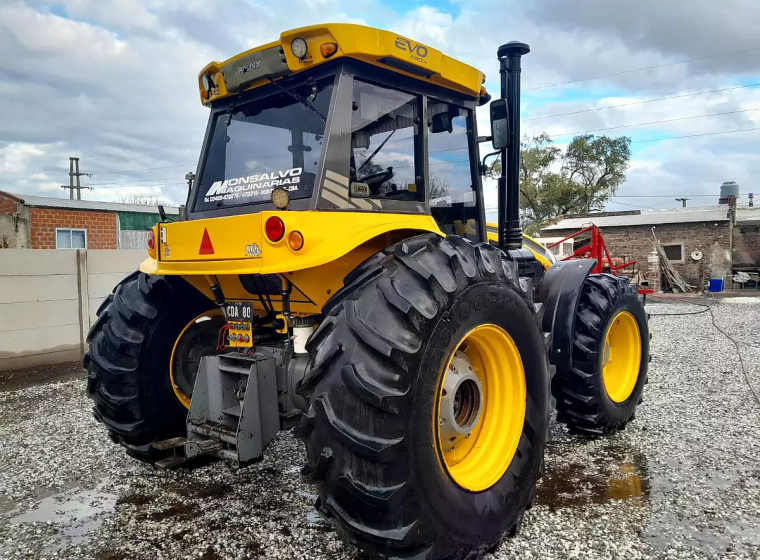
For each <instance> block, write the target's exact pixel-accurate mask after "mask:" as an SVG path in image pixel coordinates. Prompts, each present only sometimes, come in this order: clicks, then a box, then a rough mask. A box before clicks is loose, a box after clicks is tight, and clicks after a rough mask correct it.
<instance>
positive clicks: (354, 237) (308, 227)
mask: <svg viewBox="0 0 760 560" xmlns="http://www.w3.org/2000/svg"><path fill="white" fill-rule="evenodd" d="M270 219H276V220H279V222H280V223H281V225H282V228H283V233H282V236H281V238H280V239H277V240H274V241H273V240H270V239H269V238H268V236H267V234H266V223H267V221H268V220H270ZM292 232H297V233H299V234H300V235H301V237H302V240H303V241H302V247H301V248H300V249H299V248H296V249H292V248H291V247H290V246H289V245H288V236H289V234H291V233H292ZM419 233H433V234H436V235H440V236H444V233H443V232H442V231H441V230H440V229H439V228H438V225H437V224H436V222H435V220H434V219H433V218H432V217H431V216H429V215H423V214H419V215H416V214H394V213H388V212H327V211H317V210H304V211H298V212H288V211H263V212H258V213H252V214H241V215H239V216H224V217H220V218H205V219H202V220H190V221H186V222H173V223H161V224H158V226H157V229H156V230H155V232H154V236H155V239H156V256H155V257H153V258H150V259H147V260H146V261H144V262H143V263H142V265H141V266H140V270H141V271H143V272H145V273H148V274H161V275H182V276H190V275H196V276H206V275H224V274H232V275H237V274H283V273H290V272H296V271H301V270H308V269H315V268H317V267H320V266H323V265H326V264H328V263H331V262H334V261H336V260H338V259H340V258H341V257H343V256H345V255H348V254H349V253H352V252H354V251H355V249H357V248H359V247H362V246H363V245H365V244H366V243H367V242H369V241H371V240H373V239H378V238H380V239H383V241H382V243H384V245H383V247H388V246H389V245H392V244H393V243H395V242H396V241H400V240H402V239H404V238H406V237H410V236H412V235H417V234H419ZM382 243H381V244H382ZM364 258H365V257H362V258H361V260H363V259H364ZM359 262H361V261H359ZM356 264H358V262H357V263H356Z"/></svg>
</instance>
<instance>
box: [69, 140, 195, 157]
mask: <svg viewBox="0 0 760 560" xmlns="http://www.w3.org/2000/svg"><path fill="white" fill-rule="evenodd" d="M199 144H200V142H188V143H187V144H170V145H168V146H163V147H161V148H146V149H144V150H132V149H129V148H117V149H120V150H124V151H128V152H129V153H130V154H142V153H145V152H160V151H162V150H169V149H171V148H180V147H184V146H198V145H199ZM109 156H112V157H119V156H118V155H115V154H106V153H104V152H101V153H99V154H98V153H95V154H89V155H86V156H83V157H82V159H89V158H95V157H109Z"/></svg>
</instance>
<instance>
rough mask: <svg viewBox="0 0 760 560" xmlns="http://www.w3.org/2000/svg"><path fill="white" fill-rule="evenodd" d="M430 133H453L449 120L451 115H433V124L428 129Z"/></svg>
mask: <svg viewBox="0 0 760 560" xmlns="http://www.w3.org/2000/svg"><path fill="white" fill-rule="evenodd" d="M430 132H432V133H433V134H438V133H439V132H449V133H451V132H454V123H453V122H452V120H451V115H449V114H448V113H437V114H435V115H433V124H432V126H431V127H430Z"/></svg>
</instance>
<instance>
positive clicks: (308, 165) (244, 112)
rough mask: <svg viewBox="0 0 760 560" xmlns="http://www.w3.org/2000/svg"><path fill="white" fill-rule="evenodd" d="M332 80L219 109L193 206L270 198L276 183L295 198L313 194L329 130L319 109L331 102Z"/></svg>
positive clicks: (324, 110)
mask: <svg viewBox="0 0 760 560" xmlns="http://www.w3.org/2000/svg"><path fill="white" fill-rule="evenodd" d="M333 81H334V78H333V77H329V78H325V79H322V80H319V81H317V82H315V83H314V84H307V85H304V86H299V87H297V88H293V89H292V94H291V93H288V92H287V91H284V90H282V91H275V93H273V94H272V95H270V96H268V97H265V98H263V99H258V100H255V101H252V102H249V103H246V104H242V105H239V106H234V107H232V108H231V110H230V111H228V112H222V113H218V114H217V115H216V116H215V117H214V121H213V124H212V133H211V139H210V140H209V142H208V153H207V156H206V161H205V165H204V166H203V170H202V172H201V176H200V177H199V179H198V187H197V190H196V195H195V196H196V200H195V207H194V210H195V211H204V210H213V209H216V208H230V207H234V206H241V205H245V204H255V203H261V202H269V201H270V200H271V196H272V190H273V189H275V188H277V187H281V188H283V189H285V190H286V191H288V194H289V195H290V198H291V199H299V198H309V197H310V196H311V193H312V191H313V189H314V181H315V177H316V171H317V165H318V163H319V159H320V157H321V154H322V143H323V139H324V134H325V120H324V118H323V117H322V116H321V115H327V112H328V109H329V107H330V97H331V94H332V87H333ZM299 98H300V99H299ZM315 109H316V111H315ZM320 114H321V115H320Z"/></svg>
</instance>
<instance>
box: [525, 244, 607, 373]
mask: <svg viewBox="0 0 760 560" xmlns="http://www.w3.org/2000/svg"><path fill="white" fill-rule="evenodd" d="M595 265H596V259H577V260H571V261H561V262H558V263H555V264H554V265H552V266H551V268H549V270H547V271H546V275H545V276H544V279H543V281H542V282H541V284H540V285H539V286H538V290H537V292H536V301H538V302H539V303H543V304H544V319H543V329H544V331H545V332H550V333H552V334H553V337H552V343H551V347H550V349H549V361H550V362H551V363H552V365H555V366H557V367H558V368H569V367H570V366H571V357H572V345H573V329H574V328H575V313H576V311H577V309H578V299H579V298H580V295H581V290H582V289H583V283H584V282H585V281H586V278H588V276H589V274H590V273H591V269H593V268H594V266H595Z"/></svg>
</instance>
